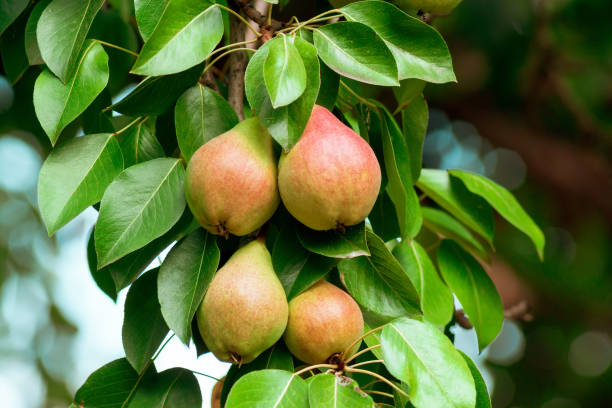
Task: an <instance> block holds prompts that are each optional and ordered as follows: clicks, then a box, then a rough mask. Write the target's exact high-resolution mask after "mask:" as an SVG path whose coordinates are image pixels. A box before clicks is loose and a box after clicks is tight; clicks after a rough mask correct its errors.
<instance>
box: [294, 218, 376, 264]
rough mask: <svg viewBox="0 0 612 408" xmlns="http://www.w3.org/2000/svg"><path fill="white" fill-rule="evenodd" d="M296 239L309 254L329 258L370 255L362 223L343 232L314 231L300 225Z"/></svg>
mask: <svg viewBox="0 0 612 408" xmlns="http://www.w3.org/2000/svg"><path fill="white" fill-rule="evenodd" d="M298 238H299V240H300V243H301V244H302V246H303V247H304V248H306V249H307V250H309V251H310V252H314V253H315V254H319V255H323V256H327V257H330V258H354V257H356V256H362V255H370V251H369V250H368V244H367V242H366V230H365V223H363V222H362V223H359V224H357V225H354V226H352V227H347V228H346V231H344V232H340V231H337V230H329V231H315V230H311V229H310V228H307V227H305V226H304V225H301V224H300V225H299V227H298Z"/></svg>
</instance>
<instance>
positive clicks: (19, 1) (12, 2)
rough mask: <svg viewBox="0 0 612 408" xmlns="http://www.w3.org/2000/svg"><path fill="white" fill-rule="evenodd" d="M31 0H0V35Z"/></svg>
mask: <svg viewBox="0 0 612 408" xmlns="http://www.w3.org/2000/svg"><path fill="white" fill-rule="evenodd" d="M29 2H30V0H1V1H0V35H2V33H3V32H4V30H6V28H7V27H8V26H10V25H11V23H12V22H13V21H15V20H16V19H17V17H19V15H20V14H21V13H23V10H25V8H26V7H27V6H28V3H29Z"/></svg>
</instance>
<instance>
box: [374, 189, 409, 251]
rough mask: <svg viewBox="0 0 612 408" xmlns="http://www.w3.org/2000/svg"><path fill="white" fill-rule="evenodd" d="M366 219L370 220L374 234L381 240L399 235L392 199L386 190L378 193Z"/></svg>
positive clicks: (387, 239)
mask: <svg viewBox="0 0 612 408" xmlns="http://www.w3.org/2000/svg"><path fill="white" fill-rule="evenodd" d="M368 220H370V223H371V224H372V228H373V229H374V232H375V233H376V235H378V236H379V237H380V238H382V240H383V241H389V240H391V239H395V238H398V237H399V236H400V235H401V233H400V230H399V224H398V222H397V215H396V214H395V207H394V206H393V201H391V199H390V198H389V195H388V194H387V192H386V191H384V192H383V193H382V194H379V195H378V198H377V199H376V203H374V208H372V211H370V215H368Z"/></svg>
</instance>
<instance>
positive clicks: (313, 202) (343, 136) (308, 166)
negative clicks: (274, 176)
mask: <svg viewBox="0 0 612 408" xmlns="http://www.w3.org/2000/svg"><path fill="white" fill-rule="evenodd" d="M380 179H381V173H380V165H379V164H378V160H377V159H376V155H375V154H374V151H373V150H372V148H371V147H370V145H369V144H368V143H367V142H366V141H365V140H363V139H362V138H361V136H359V135H358V134H357V133H355V132H354V131H353V130H352V129H350V128H349V127H347V126H346V125H344V124H343V123H342V122H340V121H339V120H338V119H337V118H336V117H335V116H334V115H333V114H332V113H331V112H330V111H329V110H327V109H326V108H324V107H322V106H318V105H315V107H314V109H313V110H312V114H311V116H310V119H309V120H308V123H307V125H306V129H305V130H304V133H303V134H302V137H301V138H300V140H299V141H298V142H297V143H296V144H295V146H293V148H292V149H291V150H290V151H289V153H287V154H283V155H282V156H281V158H280V161H279V169H278V187H279V190H280V195H281V199H282V201H283V203H284V204H285V207H287V210H288V211H289V212H290V213H291V215H293V216H294V217H295V218H296V219H297V220H298V221H300V222H301V223H302V224H304V225H306V226H307V227H309V228H312V229H314V230H319V231H323V230H329V229H334V228H339V229H342V227H344V226H350V225H355V224H358V223H360V222H361V221H363V220H364V219H365V218H366V217H367V216H368V214H369V213H370V211H371V210H372V207H373V206H374V203H375V202H376V197H377V196H378V192H379V190H380Z"/></svg>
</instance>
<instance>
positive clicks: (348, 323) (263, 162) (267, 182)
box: [185, 105, 381, 364]
mask: <svg viewBox="0 0 612 408" xmlns="http://www.w3.org/2000/svg"><path fill="white" fill-rule="evenodd" d="M380 183H381V171H380V166H379V164H378V161H377V159H376V156H375V154H374V152H373V151H372V149H371V148H370V146H369V145H368V143H366V142H365V141H364V140H363V139H362V138H361V137H360V136H359V135H358V134H357V133H355V132H354V131H353V130H352V129H350V128H349V127H347V126H345V125H344V124H343V123H342V122H340V121H339V120H338V119H337V118H336V117H335V116H334V115H333V114H332V113H331V112H330V111H328V110H327V109H326V108H324V107H321V106H317V105H315V107H314V109H313V111H312V114H311V117H310V119H309V121H308V123H307V125H306V128H305V130H304V133H303V135H302V137H301V138H300V140H299V141H298V142H297V143H296V145H295V146H294V147H293V148H292V149H291V150H290V151H289V153H282V155H281V157H280V160H279V161H278V164H277V161H276V158H275V154H274V149H273V141H272V138H271V136H270V135H269V133H268V132H267V130H266V128H265V127H264V126H263V125H262V124H261V123H260V122H259V119H257V118H256V117H252V118H250V119H247V120H244V121H242V122H240V123H239V124H238V125H236V126H235V127H234V128H233V129H231V130H229V131H228V132H226V133H224V134H222V135H219V136H217V137H216V138H214V139H212V140H210V141H209V142H207V143H205V144H204V145H203V146H202V147H200V148H199V149H198V150H197V151H196V152H195V154H194V155H193V157H192V158H191V160H190V161H189V164H188V166H187V177H186V182H185V192H186V196H187V203H188V204H189V207H190V209H191V211H192V213H193V214H194V216H195V218H196V219H197V220H198V222H199V223H200V224H201V225H202V226H203V227H204V228H205V229H206V230H208V231H209V232H211V233H213V234H217V235H222V236H226V237H227V236H228V235H229V234H234V235H238V236H243V235H247V234H250V233H252V232H254V231H256V230H257V229H259V228H260V227H261V226H262V225H263V224H264V223H265V222H266V221H268V219H269V218H270V217H271V216H272V215H273V214H274V212H275V211H276V209H277V207H278V205H279V204H280V201H281V200H282V202H283V204H284V206H285V207H286V208H287V210H288V211H289V213H290V214H291V215H293V217H295V218H296V219H297V220H298V221H300V222H301V223H303V224H304V225H306V226H307V227H309V228H312V229H314V230H319V231H323V230H330V229H339V230H342V229H343V228H344V227H345V226H350V225H355V224H358V223H360V222H361V221H363V220H364V219H365V218H366V217H367V216H368V214H369V212H370V211H371V210H372V207H373V206H374V202H375V201H376V197H377V195H378V192H379V189H380ZM264 241H265V239H264V238H263V237H261V236H260V237H259V238H258V239H256V240H254V241H251V242H250V243H248V244H246V245H245V246H243V247H242V248H240V249H238V250H237V251H236V252H235V253H234V254H233V255H232V256H231V257H230V258H229V260H228V261H227V262H226V263H225V264H224V265H223V266H222V267H221V268H220V269H219V270H218V271H217V273H216V274H215V276H214V278H213V280H212V282H211V284H210V286H209V288H208V290H207V291H206V294H205V296H204V299H203V301H202V303H201V305H200V307H199V309H198V312H197V322H198V327H199V330H200V333H201V335H202V338H203V340H204V342H205V343H206V346H207V347H208V348H209V350H210V351H211V352H212V353H213V354H214V355H215V356H216V357H217V358H219V359H220V360H224V361H230V362H233V363H237V364H242V363H249V362H251V361H253V360H254V359H255V358H256V357H257V356H258V355H259V354H261V353H262V352H263V351H264V350H266V349H267V348H269V347H271V346H272V345H273V344H274V343H276V342H277V341H278V340H279V339H280V338H281V336H283V334H284V340H285V343H286V344H287V347H288V349H289V351H290V352H291V353H292V354H293V355H294V356H296V357H297V358H298V359H300V360H301V361H303V362H305V363H310V364H317V363H322V362H325V361H326V360H328V359H329V358H330V357H332V356H334V355H336V354H338V353H342V352H344V351H345V350H346V349H347V348H349V347H351V350H349V351H348V352H347V353H345V354H344V357H347V356H349V355H352V354H354V352H356V350H358V348H359V344H360V342H356V340H357V339H359V338H360V337H361V335H362V334H363V316H362V314H361V310H360V309H359V306H358V305H357V303H356V302H355V301H354V300H353V298H352V297H351V296H349V295H348V294H347V293H346V292H345V291H343V290H341V289H340V288H338V287H336V286H335V285H332V284H331V283H329V282H327V281H325V280H321V281H319V282H317V283H316V284H314V285H313V286H311V287H310V288H309V289H307V290H306V291H304V292H302V293H301V294H299V295H298V296H296V297H294V298H293V299H292V300H291V302H289V303H288V302H287V298H286V295H285V291H284V289H283V286H282V284H281V282H280V281H279V279H278V277H277V275H276V273H275V272H274V269H273V266H272V259H271V256H270V253H269V251H268V250H267V248H266V246H265V242H264ZM354 343H356V344H354ZM352 344H354V346H351V345H352Z"/></svg>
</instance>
